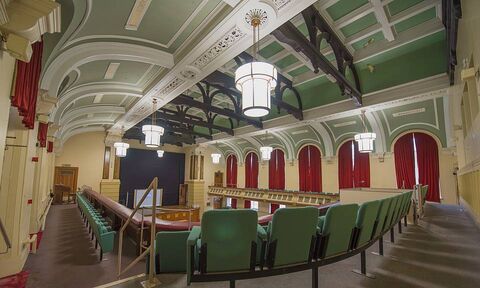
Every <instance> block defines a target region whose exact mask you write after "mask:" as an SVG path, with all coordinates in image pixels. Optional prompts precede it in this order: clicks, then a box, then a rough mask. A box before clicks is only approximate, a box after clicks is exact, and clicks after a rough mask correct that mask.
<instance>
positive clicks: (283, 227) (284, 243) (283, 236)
mask: <svg viewBox="0 0 480 288" xmlns="http://www.w3.org/2000/svg"><path fill="white" fill-rule="evenodd" d="M317 221H318V209H317V208H315V207H303V208H280V209H278V210H277V211H275V214H274V215H273V218H272V222H271V223H272V224H271V229H270V231H269V235H268V236H269V240H268V246H269V247H268V248H267V249H268V250H269V251H270V247H271V246H272V245H274V246H275V254H274V255H269V256H270V257H273V259H274V262H273V266H285V265H292V264H296V263H302V262H307V260H308V259H309V255H310V247H311V245H312V243H315V239H316V233H317ZM312 248H313V247H312ZM312 252H313V251H312Z"/></svg>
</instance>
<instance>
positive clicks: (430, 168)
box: [414, 133, 440, 202]
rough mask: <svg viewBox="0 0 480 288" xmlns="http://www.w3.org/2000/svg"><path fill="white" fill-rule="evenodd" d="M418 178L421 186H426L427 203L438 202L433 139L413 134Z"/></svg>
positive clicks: (435, 156)
mask: <svg viewBox="0 0 480 288" xmlns="http://www.w3.org/2000/svg"><path fill="white" fill-rule="evenodd" d="M414 137H415V145H416V147H417V160H418V163H417V164H418V174H419V175H418V177H419V179H418V180H419V182H420V183H421V184H422V185H428V193H427V196H426V197H425V198H426V200H427V201H433V202H440V189H439V186H440V185H439V177H440V176H439V175H440V174H439V167H438V146H437V142H436V141H435V139H433V138H432V137H431V136H429V135H427V134H424V133H415V134H414Z"/></svg>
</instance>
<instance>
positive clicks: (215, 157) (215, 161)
mask: <svg viewBox="0 0 480 288" xmlns="http://www.w3.org/2000/svg"><path fill="white" fill-rule="evenodd" d="M211 156H212V163H213V164H218V163H220V157H222V155H221V154H219V153H212V155H211Z"/></svg>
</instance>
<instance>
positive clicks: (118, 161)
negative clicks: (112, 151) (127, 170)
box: [113, 156, 120, 179]
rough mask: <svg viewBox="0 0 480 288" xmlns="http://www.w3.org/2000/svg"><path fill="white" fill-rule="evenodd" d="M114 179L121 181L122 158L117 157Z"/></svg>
mask: <svg viewBox="0 0 480 288" xmlns="http://www.w3.org/2000/svg"><path fill="white" fill-rule="evenodd" d="M113 179H120V157H117V156H115V164H114V166H113Z"/></svg>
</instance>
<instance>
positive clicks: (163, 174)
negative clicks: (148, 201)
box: [120, 148, 185, 208]
mask: <svg viewBox="0 0 480 288" xmlns="http://www.w3.org/2000/svg"><path fill="white" fill-rule="evenodd" d="M184 174H185V154H183V153H170V152H165V154H164V156H163V157H162V158H158V157H157V152H156V151H152V150H143V149H132V148H130V149H128V152H127V156H126V157H125V158H122V159H121V161H120V203H122V204H125V203H126V200H127V194H128V206H129V207H130V208H131V207H132V205H133V190H134V189H145V188H147V186H148V185H149V184H150V182H151V181H152V180H153V178H154V177H158V187H159V188H163V205H178V189H179V186H180V184H183V181H184V178H185V177H184Z"/></svg>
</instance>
